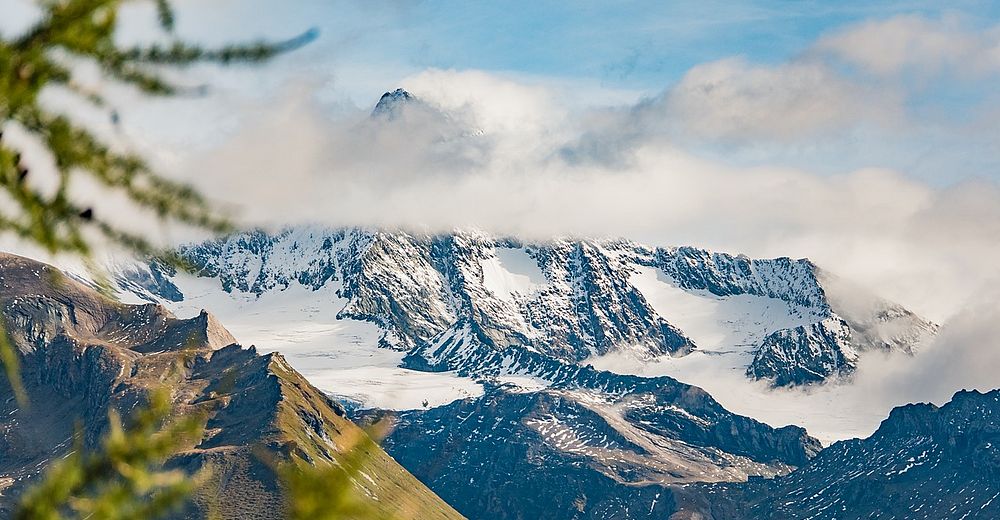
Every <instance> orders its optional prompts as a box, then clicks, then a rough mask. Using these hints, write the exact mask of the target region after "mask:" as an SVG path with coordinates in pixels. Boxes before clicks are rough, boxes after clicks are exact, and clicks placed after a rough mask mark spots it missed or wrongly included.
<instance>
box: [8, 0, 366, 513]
mask: <svg viewBox="0 0 1000 520" xmlns="http://www.w3.org/2000/svg"><path fill="white" fill-rule="evenodd" d="M146 1H149V2H152V3H153V4H155V8H156V16H157V18H158V21H159V26H160V28H161V29H162V31H163V36H165V38H161V40H166V41H167V42H168V43H150V44H147V45H141V46H135V47H122V46H120V45H119V44H117V43H116V41H115V38H114V36H115V31H116V29H117V27H118V21H119V10H120V8H121V7H122V5H123V4H124V3H126V0H37V2H36V3H37V5H38V7H39V8H40V11H41V15H40V17H39V18H38V20H37V21H36V22H35V24H34V25H33V26H32V27H30V28H29V29H28V30H26V31H25V32H24V33H23V34H19V35H13V36H12V35H7V34H0V233H13V234H15V235H17V236H19V237H20V238H21V239H24V240H26V241H28V242H31V243H34V244H37V245H39V246H41V247H43V248H44V249H45V250H47V251H48V252H49V253H53V254H56V253H68V254H71V255H77V256H79V257H82V258H85V259H86V258H89V256H90V254H91V253H92V251H93V247H94V241H95V240H98V239H101V240H107V241H110V242H112V243H115V244H118V245H120V246H124V247H125V248H127V249H129V250H132V251H134V252H136V253H139V254H143V255H157V256H160V257H161V258H165V259H166V260H167V261H170V262H178V261H179V259H177V258H175V257H172V256H171V255H170V252H169V251H160V250H157V248H156V246H155V245H154V244H153V243H151V242H150V241H149V240H148V239H147V238H146V237H144V236H142V235H140V234H136V233H135V232H133V231H129V230H127V229H125V228H123V227H122V226H119V225H118V224H116V223H115V222H113V221H112V220H110V219H107V218H105V217H104V216H103V215H102V213H101V209H100V208H93V207H83V206H80V205H79V203H78V202H76V201H75V200H74V198H73V193H72V186H73V184H72V181H73V179H74V178H78V177H87V178H89V179H91V180H93V181H97V183H98V184H100V185H101V186H103V187H104V188H105V189H107V190H109V191H111V192H116V193H119V194H123V195H124V196H125V197H127V199H128V200H130V201H131V202H132V203H134V205H135V206H136V207H137V208H138V209H139V210H141V211H146V212H149V213H151V214H152V215H155V216H156V217H158V218H159V219H160V220H162V221H164V222H169V223H176V224H182V225H188V226H193V227H196V228H200V229H205V230H208V231H212V232H226V231H228V230H230V229H231V227H232V226H231V223H230V220H229V219H228V218H227V217H226V216H224V215H222V214H220V213H219V212H218V211H217V210H216V209H215V208H213V206H212V204H211V203H210V202H209V201H208V200H207V199H205V198H204V197H203V196H202V195H201V194H199V193H198V191H197V190H195V189H194V188H192V187H191V186H188V185H185V184H182V183H178V182H175V181H172V180H170V179H168V178H166V177H164V176H163V175H161V174H159V173H157V172H156V171H154V169H153V168H151V166H150V165H149V163H148V162H147V161H146V160H144V159H143V158H142V157H140V156H138V155H136V154H133V153H131V152H128V151H120V150H118V149H117V148H116V147H115V146H113V144H111V143H107V142H104V141H103V140H102V139H101V138H100V137H99V136H98V135H97V134H96V133H94V132H93V131H92V130H90V129H88V128H87V127H86V126H84V125H81V124H79V123H77V122H75V121H74V119H73V118H72V117H71V116H69V115H67V114H63V113H59V112H55V111H53V110H51V109H50V108H48V107H46V106H45V105H44V104H43V103H42V101H41V95H42V93H43V92H44V91H45V90H46V89H50V88H62V89H65V90H67V91H69V92H71V93H74V94H75V95H76V96H78V97H79V98H81V99H83V100H85V101H86V102H88V103H90V104H92V105H94V106H96V107H99V108H102V109H105V110H107V112H108V115H109V117H110V118H111V120H112V121H113V122H114V121H117V119H118V114H117V112H115V111H114V109H113V108H111V107H110V106H109V103H108V100H107V99H105V98H104V96H103V95H102V94H101V93H100V92H97V91H92V90H89V89H87V88H86V87H85V86H84V85H83V83H82V82H80V81H78V79H77V76H78V74H77V71H78V70H80V69H81V68H82V67H83V66H84V65H89V66H96V68H97V69H98V70H99V71H100V73H101V75H102V76H103V77H104V78H105V79H110V80H112V81H115V82H117V83H119V84H123V85H128V86H131V87H133V88H135V89H138V90H139V91H140V92H142V93H145V94H148V95H152V96H171V95H176V94H178V93H184V92H195V93H197V92H199V91H200V89H197V88H196V89H189V88H185V87H182V86H180V85H176V84H174V83H173V82H171V81H170V80H168V79H167V78H166V76H165V75H164V72H165V71H167V70H169V69H171V68H173V69H178V68H184V67H188V66H191V65H193V64H196V63H205V62H210V63H217V64H220V65H229V64H235V63H260V62H263V61H266V60H268V59H270V58H272V57H274V56H275V55H277V54H280V53H282V52H286V51H289V50H292V49H295V48H297V47H299V46H301V45H303V44H305V43H307V42H308V41H310V40H311V39H312V38H313V37H314V36H315V34H314V33H313V32H307V33H305V34H303V35H301V36H299V37H297V38H294V39H291V40H288V41H285V42H278V43H273V42H263V41H262V42H254V43H249V44H238V45H229V46H224V47H221V48H215V49H207V48H203V47H201V46H198V45H192V44H189V43H186V42H184V41H181V40H180V39H178V38H176V35H175V33H174V23H175V14H174V11H173V9H172V7H171V5H170V3H169V1H168V0H146ZM15 126H16V127H17V128H18V129H19V130H21V131H23V132H25V133H26V134H27V135H29V136H30V137H32V138H34V139H36V140H37V141H38V142H40V143H42V145H43V146H44V148H45V150H46V151H47V152H48V154H49V155H50V157H49V159H50V160H51V163H52V164H54V166H55V176H56V179H55V183H54V184H55V189H48V190H42V189H40V188H39V187H37V185H36V184H37V183H35V182H33V179H34V176H33V175H32V165H31V164H29V163H28V161H27V160H26V158H25V154H24V150H21V149H19V148H18V146H17V145H16V144H14V143H12V142H11V140H10V139H4V138H3V133H2V130H6V129H9V128H11V127H15ZM0 317H2V313H0ZM17 361H18V357H17V354H16V352H15V350H14V349H13V346H12V344H11V342H10V341H9V339H8V337H7V334H6V332H5V329H4V327H3V323H2V321H0V362H2V363H3V366H4V369H5V371H6V374H7V378H8V379H9V381H10V382H11V386H12V388H13V389H14V390H15V393H16V395H17V397H18V400H19V401H20V402H22V403H23V404H27V398H26V396H25V395H24V390H23V388H22V386H21V383H20V376H19V373H18V363H17ZM171 410H172V404H171V402H170V397H169V391H167V390H166V389H160V390H156V391H153V392H152V393H151V394H150V396H149V402H148V405H147V406H146V407H141V408H140V409H139V410H138V411H137V412H136V413H135V414H134V416H133V417H131V418H130V420H129V421H128V424H127V425H126V426H123V425H122V421H121V420H120V418H119V416H118V415H117V413H116V412H114V411H113V410H112V411H111V412H109V419H110V421H109V424H110V426H109V428H110V430H109V432H108V434H107V435H106V437H105V438H104V440H103V442H102V444H101V445H100V447H99V449H95V450H89V451H88V450H85V449H84V446H83V445H82V442H81V441H80V439H78V440H77V445H76V449H75V450H74V451H73V452H72V453H71V454H70V455H69V456H67V457H66V458H65V459H63V460H61V461H58V462H56V463H54V464H53V465H52V466H51V467H50V468H49V469H48V471H47V473H46V475H45V477H44V479H42V480H41V481H40V482H39V483H38V484H36V485H35V486H34V487H33V488H31V489H30V490H28V491H27V492H26V493H25V494H24V495H23V496H22V498H21V501H20V508H19V509H18V511H17V513H16V518H18V519H45V520H49V519H62V518H94V519H126V518H129V519H131V518H156V517H159V516H162V515H164V514H168V513H170V512H171V511H174V510H175V509H176V508H177V507H179V506H180V505H182V504H183V503H184V502H185V500H187V498H188V497H189V495H190V493H192V492H193V491H194V490H195V489H196V488H197V487H198V486H199V485H200V484H201V483H202V482H204V481H205V479H206V478H207V473H206V472H205V471H204V470H203V471H201V472H199V473H198V474H195V475H188V474H185V473H184V472H182V471H180V470H166V469H164V468H163V463H164V461H165V460H167V459H168V458H169V457H170V456H171V455H173V454H175V453H177V451H178V450H181V449H184V448H185V447H190V446H192V445H195V444H197V443H198V440H199V439H200V438H201V436H202V428H203V427H204V417H201V416H185V417H172V414H171ZM360 442H361V443H366V444H365V445H364V446H358V447H356V448H357V449H354V450H352V451H351V452H350V453H348V454H347V456H346V457H345V458H344V460H343V461H341V464H338V465H328V466H324V467H315V466H312V465H310V464H309V463H306V462H304V461H302V460H298V459H295V458H294V457H293V459H292V460H289V461H278V462H277V464H278V466H277V470H278V472H279V474H280V476H281V478H282V481H283V483H284V485H285V487H286V489H287V493H288V498H289V501H288V504H287V514H288V516H289V517H290V518H293V519H334V518H337V519H339V518H358V519H361V518H372V517H373V513H372V511H371V510H370V506H368V505H366V504H365V502H364V501H363V500H359V498H358V496H357V493H358V492H357V488H356V486H355V485H354V484H353V479H354V477H355V475H356V473H357V472H358V470H359V468H360V467H361V464H362V462H363V460H364V457H365V456H366V453H368V450H369V449H371V448H372V447H374V446H375V443H374V441H372V440H371V438H369V437H367V436H364V439H363V440H362V441H360Z"/></svg>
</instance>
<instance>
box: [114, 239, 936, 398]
mask: <svg viewBox="0 0 1000 520" xmlns="http://www.w3.org/2000/svg"><path fill="white" fill-rule="evenodd" d="M180 252H181V254H182V255H184V256H185V257H186V258H188V259H189V260H190V261H192V262H193V263H194V264H195V265H197V266H198V267H199V268H200V269H201V274H202V275H203V276H206V277H209V278H214V279H216V280H217V283H218V284H219V285H220V287H221V289H223V290H224V291H226V292H227V293H230V294H231V295H236V296H237V297H239V298H241V299H246V298H248V297H249V298H260V297H262V295H265V294H271V293H275V292H278V293H280V292H283V291H287V290H288V289H289V288H292V287H299V286H300V287H303V288H306V289H308V290H310V291H320V290H324V291H332V294H335V296H336V300H335V301H336V302H337V303H334V300H331V302H330V304H329V305H328V306H327V308H325V309H321V310H320V312H324V313H328V314H330V315H333V316H335V317H336V318H337V319H338V320H346V321H359V322H367V323H369V324H373V325H374V326H376V327H377V328H378V329H379V330H381V331H382V332H381V337H380V338H379V339H378V344H380V345H383V346H387V347H391V348H393V349H396V350H402V351H408V352H409V355H408V358H407V359H409V360H410V363H411V365H413V366H422V367H428V368H433V369H435V370H465V369H468V368H469V366H476V367H483V366H484V365H483V363H486V362H487V361H489V360H500V359H503V358H504V357H505V355H504V354H503V353H504V352H506V351H507V350H508V349H511V348H519V349H525V351H526V352H533V353H536V354H539V355H544V356H547V357H550V358H552V359H555V360H558V361H559V362H562V363H581V362H584V361H587V362H595V363H597V362H598V360H599V359H600V357H601V356H605V355H608V354H613V353H615V352H628V353H630V355H634V356H636V357H637V358H638V359H640V360H649V359H654V358H657V357H660V356H674V357H678V356H684V355H685V354H686V353H688V352H691V351H694V352H703V353H706V354H712V355H716V356H721V357H719V359H731V360H730V361H727V363H730V364H731V365H732V366H733V367H734V368H739V369H743V370H745V371H746V373H747V375H749V376H750V377H752V378H759V379H766V380H770V381H772V382H774V383H775V384H778V385H796V384H803V383H812V382H818V381H824V380H827V379H830V378H835V377H837V376H841V375H846V374H849V373H851V372H852V371H853V370H854V368H855V366H856V363H857V360H858V355H857V354H858V353H859V352H863V351H866V350H872V349H878V350H886V351H901V352H907V353H908V352H912V350H913V349H914V348H916V346H917V345H918V344H919V343H920V342H921V341H922V340H923V339H924V338H925V337H927V336H929V335H930V334H933V332H934V331H935V326H934V325H933V324H930V323H928V322H926V321H925V320H922V319H920V318H919V317H918V316H915V315H914V314H913V313H910V312H909V311H906V310H905V309H903V308H902V307H900V306H898V305H895V304H891V303H889V302H886V301H885V300H882V299H879V298H877V297H875V296H872V295H868V296H865V295H864V291H861V290H859V289H857V288H851V289H845V287H846V286H845V285H844V284H843V283H842V282H841V281H840V280H839V279H838V278H836V277H833V276H831V275H829V274H828V273H826V272H825V271H821V270H819V269H818V268H817V267H816V266H815V265H814V264H813V263H812V262H810V261H808V260H805V259H799V260H793V259H790V258H775V259H751V258H748V257H746V256H744V255H730V254H726V253H720V252H710V251H706V250H703V249H698V248H693V247H683V246H682V247H669V248H668V247H650V246H646V245H642V244H638V243H635V242H632V241H628V240H579V239H569V238H561V239H554V240H550V241H534V242H530V241H527V242H526V241H521V240H518V239H515V238H499V237H495V236H491V235H489V234H488V233H485V232H483V231H480V230H457V231H454V232H451V233H446V234H437V235H433V234H421V233H406V232H401V231H387V230H364V229H324V228H322V227H308V228H291V229H286V230H284V231H281V232H278V233H274V234H266V233H263V232H245V233H240V234H236V235H233V236H230V237H227V238H224V239H221V240H216V241H210V242H206V243H202V244H195V245H191V246H186V247H183V248H181V250H180ZM119 273H120V276H119V282H120V284H121V285H122V287H123V288H124V289H125V290H127V291H129V292H132V293H135V294H139V295H140V296H141V297H143V298H145V299H150V300H154V301H178V300H180V299H183V298H185V297H186V296H187V295H185V294H184V291H183V290H182V289H181V288H179V287H177V286H175V285H174V284H173V283H172V282H171V280H173V279H175V278H176V275H175V274H174V273H171V272H167V271H165V270H164V269H163V268H162V267H161V266H158V265H156V264H152V265H150V266H145V267H143V268H141V269H136V268H132V269H124V270H120V271H119ZM239 295H243V296H239ZM845 295H850V296H851V298H850V301H848V298H847V297H846V296H845ZM455 338H465V339H462V340H461V341H458V340H457V339H455ZM459 347H460V348H459ZM497 353H499V354H500V355H499V357H497V356H495V354H497ZM507 358H508V359H509V356H507ZM418 360H422V361H418ZM505 370H507V371H508V372H511V371H516V370H514V369H512V368H511V365H508V367H507V369H505Z"/></svg>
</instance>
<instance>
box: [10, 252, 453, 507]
mask: <svg viewBox="0 0 1000 520" xmlns="http://www.w3.org/2000/svg"><path fill="white" fill-rule="evenodd" d="M0 306H2V307H0V308H2V310H3V316H4V318H5V320H6V323H7V327H8V332H9V333H10V336H11V338H12V339H13V341H14V344H15V346H16V348H17V350H18V353H19V355H20V358H21V366H22V372H23V376H24V380H25V383H26V387H27V390H28V395H29V397H30V398H31V399H32V402H33V406H31V407H29V408H21V407H19V406H18V405H17V403H16V401H15V400H14V399H13V398H12V393H11V390H10V388H9V386H7V385H3V387H2V388H0V402H2V403H3V405H0V416H2V419H0V433H2V436H0V454H2V455H3V456H2V457H0V474H2V475H3V477H2V479H0V480H2V481H3V482H4V484H5V489H3V492H2V499H0V508H3V510H4V511H6V512H7V513H9V511H10V507H11V506H12V504H13V500H15V499H16V498H17V496H18V494H19V493H20V492H21V491H23V490H24V489H25V487H26V486H27V485H29V484H30V482H31V481H32V480H33V479H35V478H36V477H37V476H38V475H39V473H40V472H41V471H42V470H44V468H45V466H46V464H47V463H48V462H50V461H52V460H57V459H58V458H60V457H62V456H64V455H65V454H67V453H68V452H69V450H71V449H73V445H72V435H73V432H74V429H75V427H76V425H77V424H82V425H83V427H84V429H83V434H84V437H83V439H84V446H85V447H90V446H94V445H95V443H97V442H98V441H99V439H100V437H101V435H102V434H103V433H104V432H105V431H107V427H108V422H107V410H108V409H109V408H114V409H117V410H118V411H120V412H121V413H122V414H123V415H127V414H128V412H129V411H130V410H132V409H133V408H134V407H136V406H137V405H139V404H141V403H142V402H143V401H144V399H145V396H146V395H147V392H148V391H149V390H150V389H151V388H154V387H157V386H160V385H167V386H168V387H169V389H170V391H171V396H172V398H173V400H174V403H175V406H176V413H178V414H185V413H194V412H202V413H204V414H206V416H207V424H206V428H205V435H204V437H203V438H202V439H201V440H200V441H199V442H198V443H197V444H196V445H193V446H189V447H188V448H187V449H186V450H184V451H182V452H181V453H178V454H177V455H176V456H174V457H173V458H171V460H170V461H169V464H170V465H172V466H175V467H184V468H187V469H191V470H194V469H197V468H201V467H204V466H206V465H210V466H211V467H212V475H213V480H212V481H211V482H210V485H209V486H207V487H206V488H205V489H204V490H202V491H201V492H200V494H199V495H198V496H197V497H196V500H195V502H194V503H192V504H191V505H190V506H189V507H188V509H187V510H186V511H184V513H183V516H186V517H205V515H206V514H207V511H208V508H209V507H215V508H216V510H217V511H218V512H219V513H220V514H221V515H222V516H223V517H225V518H280V517H281V516H282V501H283V497H284V492H283V490H282V488H281V485H280V483H279V482H278V479H277V477H276V475H275V471H274V469H273V467H272V466H271V465H270V464H268V463H266V462H264V459H267V458H274V459H276V460H282V459H284V458H286V457H288V456H290V455H296V456H297V457H299V458H301V459H304V460H307V461H310V462H312V463H315V464H336V463H338V462H337V461H338V460H342V458H343V457H344V456H345V454H346V453H347V452H348V450H349V449H350V448H351V447H352V446H353V445H355V444H356V443H357V441H358V440H359V439H361V438H363V436H364V435H365V434H364V433H363V432H362V431H361V430H360V429H359V428H358V427H357V426H355V425H354V424H353V423H351V422H350V421H349V420H348V419H346V418H345V417H344V415H345V413H344V410H343V408H342V407H341V406H339V405H338V404H336V403H334V402H332V401H331V400H330V399H329V398H327V397H326V396H325V395H324V394H323V393H322V392H320V391H319V390H317V389H316V388H315V387H313V386H312V385H310V384H309V383H308V382H307V381H306V380H305V379H304V378H303V377H302V376H301V375H299V374H298V373H297V372H295V371H294V370H293V369H292V368H291V367H290V366H289V365H288V364H287V362H286V361H285V360H284V359H283V358H282V357H281V356H280V355H278V354H269V355H265V356H260V355H258V354H257V353H256V351H255V350H254V349H252V348H251V349H244V348H243V347H241V346H239V345H238V344H236V343H235V341H234V339H233V337H232V336H231V335H230V334H229V332H227V331H226V329H225V328H223V327H222V326H221V325H220V324H219V323H218V322H217V321H216V320H215V319H214V318H213V317H212V316H211V315H209V314H207V313H205V312H202V313H201V314H199V315H198V316H197V317H195V318H192V319H187V320H182V319H177V318H175V317H174V316H173V315H172V314H171V313H170V312H168V311H167V310H166V309H165V308H163V307H162V306H159V305H156V304H148V305H141V306H133V305H123V304H120V303H117V302H115V301H112V300H110V299H107V298H106V297H104V296H102V295H101V294H99V293H97V292H95V291H94V290H92V289H90V288H89V287H87V286H84V285H82V284H80V283H78V282H76V281H74V280H71V279H70V278H68V277H66V276H65V275H63V274H62V273H60V272H59V271H57V270H55V269H54V268H51V267H49V266H46V265H43V264H40V263H37V262H34V261H31V260H27V259H24V258H21V257H16V256H13V255H7V254H0ZM368 455H369V457H367V458H366V461H365V463H364V467H363V473H362V476H363V477H364V479H357V481H356V485H357V486H358V488H359V493H361V494H363V496H366V497H370V499H371V502H372V504H373V505H375V507H377V508H378V510H379V511H380V512H381V514H383V515H387V516H388V515H392V514H395V513H405V514H416V515H418V516H419V517H420V518H441V519H444V518H460V516H459V515H458V514H457V513H455V511H454V510H453V509H451V508H450V507H449V506H447V505H446V504H444V503H443V502H441V500H440V499H438V498H437V497H436V496H435V495H434V494H433V493H432V492H431V491H429V490H428V489H427V488H426V487H425V486H423V485H422V484H421V483H420V482H419V481H417V480H416V479H415V478H414V477H413V476H412V475H410V474H409V473H407V472H406V471H405V470H403V469H402V468H401V467H400V466H399V465H398V464H396V463H395V462H394V461H393V460H392V459H391V458H389V456H388V455H386V454H385V452H383V451H382V450H380V449H377V448H375V449H372V450H371V451H370V453H368ZM262 457H263V458H262Z"/></svg>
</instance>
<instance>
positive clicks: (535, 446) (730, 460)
mask: <svg viewBox="0 0 1000 520" xmlns="http://www.w3.org/2000/svg"><path fill="white" fill-rule="evenodd" d="M517 382H519V383H521V384H525V383H524V381H517ZM528 385H529V388H522V387H519V386H517V385H516V384H503V385H500V386H494V385H489V386H488V387H487V390H486V393H485V395H484V396H482V397H479V398H475V399H466V400H462V401H456V402H454V403H452V404H450V405H446V406H442V407H438V408H432V409H430V410H426V411H408V412H403V413H401V414H399V415H398V416H397V419H398V423H397V425H396V428H395V429H394V430H393V431H392V433H391V435H390V436H389V437H388V438H387V439H386V440H385V447H386V449H387V450H388V451H389V452H390V453H391V454H392V455H393V457H394V458H396V460H398V461H399V462H400V463H401V464H403V465H404V467H406V468H407V469H408V470H409V471H411V472H412V473H414V474H415V475H417V476H418V478H420V479H421V480H422V481H424V482H426V483H427V484H428V485H429V486H430V487H431V489H433V490H435V492H437V493H438V494H439V495H440V496H441V497H442V498H444V499H445V500H447V501H448V502H449V503H450V504H452V505H454V506H455V507H456V508H457V509H458V510H459V511H460V512H462V513H463V514H465V515H467V516H468V517H470V518H483V519H486V518H501V519H508V518H509V519H514V518H539V519H543V518H552V519H559V518H595V519H596V518H663V517H664V515H665V514H670V512H672V511H673V509H672V508H673V503H672V500H673V499H672V493H673V492H672V491H671V490H670V489H669V487H668V486H669V485H670V484H682V483H692V482H717V481H732V480H737V481H739V480H745V479H747V478H748V477H749V476H768V477H773V476H775V475H780V474H784V473H787V472H788V471H789V470H790V469H791V468H792V467H793V466H797V465H801V464H804V463H805V462H806V461H807V460H808V458H809V457H811V456H812V455H813V454H814V453H815V452H816V451H818V449H819V444H818V443H817V442H816V441H815V440H813V439H810V438H808V437H807V436H806V435H805V432H804V431H803V430H802V429H801V428H797V427H785V428H782V429H779V430H774V429H772V428H770V427H768V426H765V425H763V424H760V423H758V422H756V421H754V420H752V419H748V418H745V417H740V416H737V415H734V414H731V413H729V412H727V411H726V410H724V409H723V408H722V407H721V406H719V405H718V403H716V402H715V401H714V400H712V398H711V397H709V396H708V395H707V394H705V393H704V391H702V390H700V389H698V388H696V387H691V386H688V385H684V384H681V383H678V382H677V381H674V380H672V379H670V378H658V379H645V378H637V377H633V376H616V375H612V374H607V373H602V372H596V371H584V372H583V373H581V374H578V375H577V376H576V377H575V378H574V379H573V380H572V382H570V381H566V382H564V383H562V384H558V385H555V386H552V387H548V388H545V389H538V388H532V387H530V382H529V383H528ZM519 475H530V478H519V477H518V476H519Z"/></svg>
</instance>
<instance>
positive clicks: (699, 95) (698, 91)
mask: <svg viewBox="0 0 1000 520" xmlns="http://www.w3.org/2000/svg"><path fill="white" fill-rule="evenodd" d="M653 106H658V107H659V108H660V109H662V110H663V112H662V115H661V117H663V118H664V119H667V120H668V121H669V124H672V125H675V126H676V131H677V132H678V133H681V134H683V133H686V132H693V133H694V134H696V135H697V136H699V137H702V138H709V139H723V140H736V141H743V140H760V139H765V140H771V139H774V140H781V141H785V140H798V139H809V138H815V137H817V136H822V135H823V134H829V133H831V132H833V131H835V130H840V129H843V128H845V127H851V126H855V125H858V124H861V123H864V122H875V123H879V124H890V123H892V122H895V121H898V120H899V119H901V106H900V98H899V96H898V95H897V94H895V93H894V92H892V91H890V90H886V89H872V88H868V87H867V86H864V85H861V84H858V83H855V82H852V81H850V80H848V79H846V78H844V77H841V76H840V75H839V74H837V73H836V72H835V71H834V70H833V69H832V68H830V67H829V66H827V65H826V64H825V63H823V62H820V61H793V62H790V63H785V64H781V65H775V66H768V65H752V64H750V63H748V62H746V61H745V60H743V59H739V58H730V59H723V60H719V61H714V62H711V63H707V64H704V65H699V66H697V67H694V68H692V69H691V70H690V71H688V73H687V74H685V75H684V77H683V79H681V81H680V82H679V83H678V84H677V85H676V86H674V87H672V88H670V89H669V90H667V92H666V93H665V94H664V96H663V99H662V100H661V101H660V102H659V103H656V104H654V105H653Z"/></svg>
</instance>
